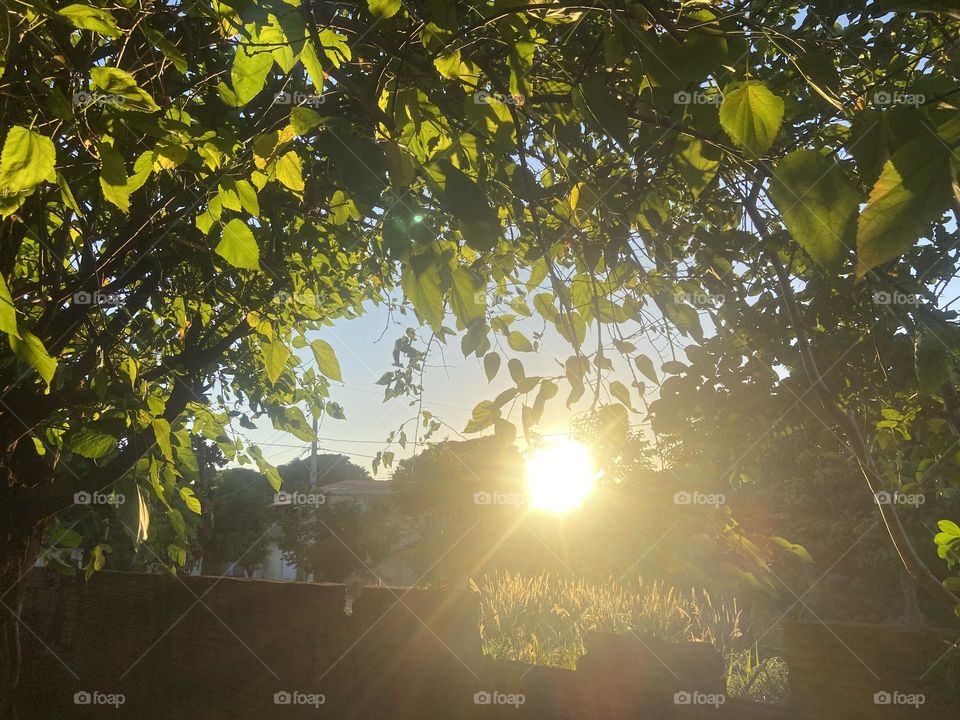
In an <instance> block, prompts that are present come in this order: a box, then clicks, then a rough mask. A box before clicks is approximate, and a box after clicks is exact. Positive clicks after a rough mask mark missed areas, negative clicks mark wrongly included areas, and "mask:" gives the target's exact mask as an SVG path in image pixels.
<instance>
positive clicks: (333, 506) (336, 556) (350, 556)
mask: <svg viewBox="0 0 960 720" xmlns="http://www.w3.org/2000/svg"><path fill="white" fill-rule="evenodd" d="M280 528H281V535H280V541H279V542H280V547H281V548H282V549H283V557H284V559H285V560H286V561H287V562H288V563H290V564H291V565H295V566H296V568H297V576H298V577H302V578H306V577H308V576H310V575H312V576H313V579H314V580H315V581H325V582H346V581H348V580H349V579H351V577H353V576H362V577H366V578H367V579H370V580H372V579H374V577H373V576H374V575H375V573H374V572H373V570H374V568H375V567H376V566H377V565H378V564H379V563H380V562H381V561H382V560H383V559H384V558H385V557H386V555H387V553H388V552H389V551H390V549H391V546H392V544H393V538H394V535H393V533H392V532H391V529H392V526H391V525H390V524H389V518H388V508H387V507H386V505H385V504H384V503H383V502H378V501H374V502H372V503H370V504H368V505H364V504H362V503H360V502H358V501H355V500H341V501H337V502H334V503H328V504H322V505H318V506H296V507H288V508H283V510H282V518H281V520H280Z"/></svg>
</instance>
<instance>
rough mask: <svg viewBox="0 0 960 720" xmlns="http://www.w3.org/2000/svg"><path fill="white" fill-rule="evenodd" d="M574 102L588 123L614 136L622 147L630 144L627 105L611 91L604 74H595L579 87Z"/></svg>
mask: <svg viewBox="0 0 960 720" xmlns="http://www.w3.org/2000/svg"><path fill="white" fill-rule="evenodd" d="M574 104H575V105H576V106H577V109H578V110H579V111H580V113H581V114H582V115H583V119H584V120H585V121H586V123H587V124H588V125H590V126H592V127H593V128H594V129H596V130H598V131H600V132H602V133H605V134H607V135H609V136H610V137H612V138H613V139H614V140H616V141H617V143H618V144H619V145H620V147H622V148H626V147H627V146H628V145H629V142H630V138H629V124H628V117H627V107H626V106H625V105H624V104H623V103H622V102H620V100H619V99H618V98H617V97H616V96H615V95H614V94H613V93H611V92H610V90H609V83H608V82H607V79H606V78H605V77H604V76H602V75H593V76H591V77H590V78H588V79H587V80H584V81H583V83H582V84H581V85H580V86H579V87H578V88H577V91H576V94H575V95H574Z"/></svg>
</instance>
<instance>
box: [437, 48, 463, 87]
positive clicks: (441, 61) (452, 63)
mask: <svg viewBox="0 0 960 720" xmlns="http://www.w3.org/2000/svg"><path fill="white" fill-rule="evenodd" d="M433 66H434V67H435V68H436V69H437V72H438V73H440V75H442V76H443V77H445V78H446V79H447V80H456V79H457V78H458V77H460V51H459V50H455V51H454V52H452V53H450V54H449V55H442V56H441V57H438V58H435V59H434V61H433Z"/></svg>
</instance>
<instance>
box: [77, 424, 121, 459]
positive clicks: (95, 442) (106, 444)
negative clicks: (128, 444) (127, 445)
mask: <svg viewBox="0 0 960 720" xmlns="http://www.w3.org/2000/svg"><path fill="white" fill-rule="evenodd" d="M64 446H65V447H66V449H67V450H68V451H69V452H72V453H74V454H75V455H82V456H83V457H85V458H89V459H91V460H99V459H100V458H102V457H106V456H107V455H109V454H110V453H111V452H113V450H114V448H116V447H117V438H115V437H114V436H113V435H108V434H107V433H104V432H100V431H99V430H94V429H93V428H88V427H82V428H79V429H78V430H75V431H73V432H71V433H69V434H68V435H67V438H66V441H65V442H64Z"/></svg>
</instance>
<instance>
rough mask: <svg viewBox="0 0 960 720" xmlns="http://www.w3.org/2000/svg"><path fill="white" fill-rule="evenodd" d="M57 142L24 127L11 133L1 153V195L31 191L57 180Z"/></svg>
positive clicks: (16, 127)
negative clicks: (44, 182)
mask: <svg viewBox="0 0 960 720" xmlns="http://www.w3.org/2000/svg"><path fill="white" fill-rule="evenodd" d="M56 159H57V152H56V149H55V148H54V146H53V140H51V139H50V138H48V137H46V136H45V135H41V134H40V133H35V132H33V130H29V129H27V128H25V127H21V126H20V125H14V126H13V127H12V128H10V132H8V133H7V139H6V140H5V141H4V143H3V152H2V153H0V194H2V195H15V194H17V193H21V192H29V191H31V190H33V189H34V188H35V187H36V186H37V185H39V184H40V183H42V182H43V181H44V180H46V181H47V182H51V183H53V182H56V181H57V171H56V169H55V167H54V165H55V163H56Z"/></svg>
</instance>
